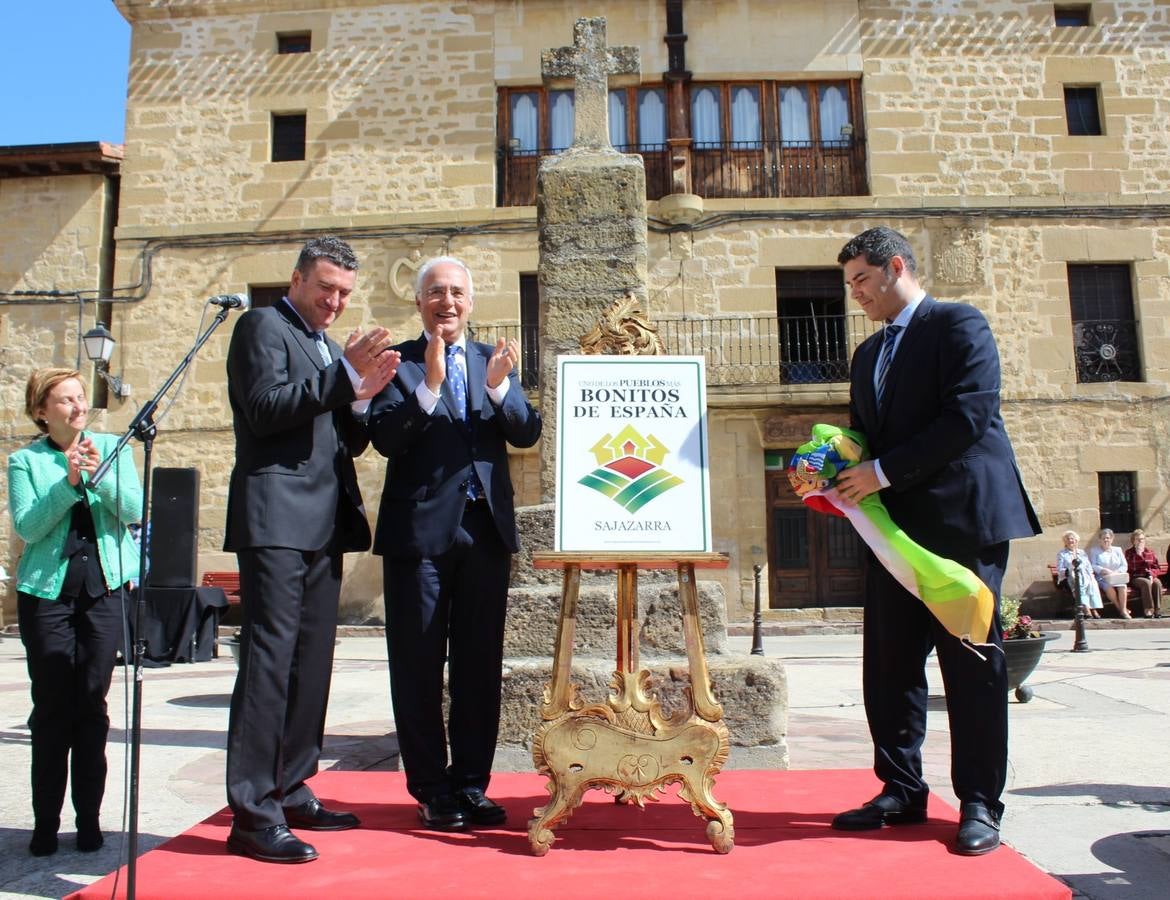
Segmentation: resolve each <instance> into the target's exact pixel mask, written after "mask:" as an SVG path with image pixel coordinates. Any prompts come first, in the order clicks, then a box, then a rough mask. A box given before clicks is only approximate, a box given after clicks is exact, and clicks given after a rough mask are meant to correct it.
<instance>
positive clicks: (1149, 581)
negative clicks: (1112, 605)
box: [1125, 528, 1162, 619]
mask: <svg viewBox="0 0 1170 900" xmlns="http://www.w3.org/2000/svg"><path fill="white" fill-rule="evenodd" d="M1129 542H1130V544H1131V545H1132V546H1131V547H1130V548H1129V549H1128V550H1126V551H1125V561H1126V563H1127V565H1128V566H1129V583H1130V584H1132V585H1133V588H1134V590H1135V591H1137V593H1138V595H1139V596H1140V597H1141V598H1142V609H1143V610H1144V611H1145V616H1146V618H1147V619H1155V618H1161V615H1162V609H1161V607H1162V581H1161V579H1159V578H1158V576H1159V575H1160V574H1161V572H1162V564H1161V563H1159V562H1158V557H1157V556H1155V555H1154V551H1153V550H1150V549H1149V548H1147V547H1146V533H1145V532H1144V531H1142V530H1141V529H1140V528H1135V529H1134V531H1133V533H1132V534H1130V536H1129Z"/></svg>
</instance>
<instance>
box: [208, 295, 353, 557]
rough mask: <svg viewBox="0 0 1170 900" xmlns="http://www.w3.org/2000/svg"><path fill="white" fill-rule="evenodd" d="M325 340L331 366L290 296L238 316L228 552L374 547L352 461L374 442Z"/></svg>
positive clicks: (231, 358)
mask: <svg viewBox="0 0 1170 900" xmlns="http://www.w3.org/2000/svg"><path fill="white" fill-rule="evenodd" d="M326 342H327V343H328V345H329V351H330V353H331V354H332V356H333V362H332V363H331V364H330V365H328V366H326V365H325V364H324V363H323V362H322V361H321V355H320V353H319V352H318V350H317V345H316V342H315V341H314V339H313V337H312V335H310V334H309V332H308V331H307V330H306V329H305V326H304V324H303V323H302V322H301V320H300V318H299V317H298V316H297V315H296V313H295V312H294V311H293V309H292V308H291V307H290V306H289V305H288V304H287V303H286V302H285V301H281V302H280V303H278V304H276V305H275V306H272V307H266V308H264V309H253V310H250V311H249V312H246V313H244V315H243V316H241V317H240V319H239V321H237V322H236V327H235V331H234V332H233V333H232V340H231V345H230V347H229V349H228V360H227V370H228V393H229V397H230V400H231V407H232V426H233V428H234V430H235V434H236V464H235V468H234V469H233V470H232V477H231V485H230V488H229V490H228V509H227V531H226V535H225V538H224V549H225V550H231V551H235V550H244V549H249V548H256V547H287V548H290V549H294V550H320V549H322V548H324V547H325V546H326V545H328V544H329V543H330V541H331V540H334V539H336V542H335V544H334V549H336V550H338V551H348V550H365V549H367V548H368V547H369V546H370V528H369V524H368V523H367V522H366V516H365V511H364V509H363V507H362V497H361V492H360V490H359V489H358V484H357V476H356V473H355V471H354V465H353V457H354V456H358V455H359V454H361V452H362V451H363V450H365V448H366V446H367V444H368V443H369V441H368V439H367V437H366V435H365V431H364V428H363V427H362V424H361V423H360V422H358V421H357V419H356V418H355V417H354V415H353V413H352V412H351V411H350V409H349V404H350V403H351V402H352V401H353V399H354V392H353V386H352V384H351V383H350V380H349V376H348V375H347V374H346V371H345V368H344V366H342V364H341V355H342V350H341V348H340V347H339V346H338V345H337V344H336V343H335V342H334V341H332V340H329V339H328V338H326Z"/></svg>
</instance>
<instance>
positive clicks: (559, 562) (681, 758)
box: [528, 552, 735, 856]
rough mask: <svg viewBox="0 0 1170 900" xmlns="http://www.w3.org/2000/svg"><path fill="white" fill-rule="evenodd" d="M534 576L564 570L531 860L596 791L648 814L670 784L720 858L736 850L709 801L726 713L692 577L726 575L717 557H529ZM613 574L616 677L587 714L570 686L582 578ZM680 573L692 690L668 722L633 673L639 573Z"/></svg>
mask: <svg viewBox="0 0 1170 900" xmlns="http://www.w3.org/2000/svg"><path fill="white" fill-rule="evenodd" d="M532 564H533V566H535V567H536V568H538V569H554V568H562V569H564V586H563V588H562V592H561V617H560V625H559V627H558V629H557V641H556V650H555V652H554V656H553V672H552V681H551V682H550V683H549V684H548V685H547V686H546V687H545V690H544V702H543V703H542V704H541V707H540V715H541V719H542V722H541V724H540V726H539V728H538V729H537V732H536V737H535V741H534V743H533V747H532V758H533V761H534V762H535V764H536V768H537V770H538V771H539V772H540V773H541V774H542V775H546V776H548V778H549V783H548V792H549V794H550V795H551V799H550V800H549V803H548V805H547V806H543V807H541V808H539V809H536V810H534V811H533V818H532V819H531V820H530V821H529V823H528V841H529V843H530V844H531V845H532V852H533V853H535V854H536V855H537V856H543V855H544V854H546V853H548V849H549V847H551V846H552V843H553V840H554V836H553V829H554V828H556V827H557V825H559V824H560V823H561V822H563V821H565V820H566V819H567V818H568V817H569V816H570V815H572V813H573V810H575V809H576V808H577V807H578V806H580V805H581V800H582V798H583V796H584V793H585V791H587V790H589V789H590V788H602V789H603V790H605V791H607V792H609V793H611V794H615V795H616V797H617V799H618V800H621V801H629V802H633V803H637V804H638V805H639V806H644V805H645V802H646V800H647V799H650V800H656V799H657V797H655V792H657V793H663V792H664V791H665V788H666V786H667V785H669V784H679V785H680V788H679V796H680V797H682V798H683V799H684V800H687V801H689V802H690V804H691V809H693V810H694V812H695V815H696V816H698V817H699V818H703V819H707V820H708V824H707V838H708V839H709V840H710V841H711V845H712V846H713V847H714V848H715V849H716V850H717V851H718V852H720V853H727V852H729V851H730V850H731V848H732V846H733V845H734V843H735V829H734V827H733V824H732V816H731V811H730V810H729V809H728V808H727V807H726V806H725V805H724V804H722V803H720V802H719V801H717V800H716V799H715V798H714V797H713V796H712V788H713V787H714V785H715V776H716V775H717V774H718V773H719V771H720V769H721V768H722V767H723V764H724V763H725V762H726V761H727V754H728V750H729V743H728V738H727V727H726V726H725V725H724V724H723V707H722V706H720V705H719V703H717V702H716V701H715V698H714V696H713V695H712V693H711V679H710V676H709V675H708V672H707V658H706V656H705V655H704V652H703V632H702V629H701V628H700V626H699V599H698V592H697V590H696V587H695V568H696V567H700V568H725V567H726V566H727V557H726V556H724V555H723V554H720V553H699V554H685V553H680V554H675V553H636V552H624V553H610V554H600V553H596V552H588V553H569V552H546V553H534V554H533V559H532ZM582 568H586V569H616V570H617V583H618V592H617V593H618V600H617V671H616V672H614V674H613V678H612V679H611V680H610V686H611V687H612V688H613V693H611V694H610V696H609V698H608V700H607V701H606V702H605V703H598V704H593V705H590V706H586V705H585V703H584V701H583V700H582V699H581V697H580V696H579V693H578V686H577V685H575V684H573V683H572V682H571V681H570V680H569V679H570V670H571V667H572V662H573V636H574V632H575V631H576V625H577V594H578V590H579V588H580V584H581V569H582ZM639 568H643V569H677V571H678V594H679V600H680V602H681V605H682V624H683V635H684V637H685V639H686V647H687V660H688V663H689V665H690V679H691V686H690V690H689V691H688V698H687V699H688V703H687V707H686V708H684V709H681V710H679V711H677V712H676V713H675V714H674V715H672V716H671V717H670V718H666V717H664V715H663V712H662V708H661V706H660V705H659V703H658V700H657V698H656V697H655V696H654V695H652V694H650V693H649V685H650V673H649V672H648V671H646V670H645V669H639V668H638V626H639V620H638V614H637V607H638V569H639Z"/></svg>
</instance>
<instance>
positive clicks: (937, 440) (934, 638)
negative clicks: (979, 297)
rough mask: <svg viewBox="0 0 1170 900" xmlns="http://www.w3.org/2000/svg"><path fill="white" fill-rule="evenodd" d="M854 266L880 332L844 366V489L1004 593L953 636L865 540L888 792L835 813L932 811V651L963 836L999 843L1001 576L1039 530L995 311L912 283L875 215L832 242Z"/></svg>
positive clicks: (872, 697) (912, 273) (870, 681)
mask: <svg viewBox="0 0 1170 900" xmlns="http://www.w3.org/2000/svg"><path fill="white" fill-rule="evenodd" d="M837 261H838V262H839V263H841V265H843V266H844V268H845V281H846V282H847V283H848V285H849V288H850V290H851V292H852V294H853V298H854V299H855V300H856V301H857V302H858V303H859V304H860V306H861V308H862V309H863V310H864V311H865V314H866V316H867V317H868V318H869V319H870V320H871V321H874V322H883V323H884V326H883V329H882V331H881V332H879V333H878V334H875V335H873V336H872V337H870V338H869V339H868V340H866V341H865V342H864V343H863V344H862V345H861V346H860V347H858V348H857V351H856V353H854V355H853V362H852V365H851V367H850V381H851V385H850V401H849V420H850V427H852V428H854V429H856V430H858V431H861V432H863V433H864V434H865V436H866V437H867V438H868V441H869V450H870V455H871V459H870V460H869V461H867V462H863V463H861V464H859V465H857V466H855V467H853V468H850V469H846V470H845V472H844V473H842V474H841V475H840V476H839V477H838V479H837V485H836V486H837V490H838V492H839V493H840V495H841V497H842V499H843V500H844V501H845V502H847V503H856V502H857V501H859V500H860V499H861V498H863V497H865V496H867V495H869V494H872V493H873V492H875V491H881V499H882V502H883V503H884V504H885V506H886V509H887V510H889V513H890V517H891V518H892V519H893V520H894V522H895V523H896V524H897V525H898V526H899V527H901V528H902V530H904V531H905V532H906V533H907V534H908V535H909V536H910V537H911V538H913V539H914V540H915V541H917V542H918V543H919V544H921V545H922V546H923V547H925V548H927V549H928V550H931V551H933V552H934V553H937V554H938V555H939V556H943V557H947V558H949V559H952V560H955V561H956V562H958V563H961V564H962V565H964V566H966V567H967V568H969V569H970V570H971V571H973V572H974V573H975V574H977V575H978V576H979V577H980V578H981V579H982V580H983V583H984V584H985V585H987V587H988V588H989V589H990V590H991V592H992V594H993V595H994V596H995V603H996V610H995V612H996V615H995V616H994V618H993V621H992V626H991V633H990V634H988V635H972V636H971V638H972V639H973V640H974V641H975V642H982V641H984V640H986V641H987V642H988V644H989V645H991V646H984V647H980V648H978V650H979V652H976V650H975V648H973V647H972V646H970V645H965V644H964V643H963V642H962V641H960V640H958V639H957V638H955V637H954V636H952V635H951V634H949V633H948V632H947V631H946V629H944V628H943V627H942V626H941V625H940V624H939V622H938V621H937V620H936V619H935V618H934V617H933V616H932V615H931V614H930V612H929V611H928V610H927V608H926V606H925V605H924V604H923V603H921V602H920V601H919V600H918V599H917V598H916V597H914V596H913V595H912V594H910V593H909V592H908V591H907V590H905V588H903V587H902V586H901V585H900V584H899V583H898V582H897V581H896V580H895V579H894V577H893V576H892V575H891V574H890V573H889V572H888V571H886V569H885V568H884V567H883V566H882V565H881V564H880V563H878V562H877V560H876V559H875V558H874V556H873V555H872V554H870V555H869V557H868V566H867V570H866V582H865V625H864V639H863V640H864V650H863V654H864V656H863V664H862V673H863V675H862V678H863V685H864V696H865V712H866V717H867V719H868V720H869V730H870V734H871V736H872V737H873V742H874V771H875V773H876V774H877V776H878V778H879V779H880V780H881V782H882V791H881V793H880V794H879V795H878V796H876V797H874V798H873V799H872V800H871V801H869V802H868V803H866V804H865V805H864V806H862V807H860V808H859V809H853V810H849V811H848V812H844V813H841V814H840V815H838V816H837V817H836V818H835V819H834V820H833V827H834V828H837V829H841V830H845V831H856V830H863V829H869V828H880V827H882V826H883V825H899V824H911V823H915V822H923V821H925V820H926V799H927V794H928V792H929V789H928V787H927V785H926V782H925V781H924V780H923V778H922V742H923V739H924V737H925V735H926V701H927V686H926V671H925V668H926V657H927V654H929V653H930V650H931V648H932V647H933V648H935V649H936V650H937V653H938V660H939V666H940V668H941V669H942V675H943V681H944V683H945V685H946V694H947V714H948V717H949V721H950V731H951V778H952V781H953V786H954V789H955V793H956V795H957V796H958V798H959V801H960V804H961V809H960V825H959V832H958V838H957V843H956V850H957V851H958V852H959V853H963V854H967V855H979V854H982V853H987V852H989V851H991V850H994V849H995V848H996V847H998V846H999V821H1000V816H1001V815H1002V813H1003V804H1002V803H1001V802H1000V794H1001V793H1002V792H1003V788H1004V784H1005V782H1006V777H1007V677H1006V673H1005V667H1004V655H1003V635H1002V633H1001V631H1000V625H999V591H1000V585H1001V583H1002V582H1003V575H1004V570H1005V568H1006V566H1007V558H1008V541H1009V540H1010V539H1011V538H1017V537H1026V536H1031V535H1033V534H1038V533H1039V532H1040V526H1039V523H1038V521H1037V519H1036V514H1035V512H1034V511H1033V510H1032V504H1031V503H1030V502H1029V500H1028V496H1027V494H1026V493H1025V492H1024V487H1023V483H1022V480H1021V478H1020V473H1019V469H1018V467H1017V466H1016V458H1015V454H1014V453H1013V451H1012V447H1011V443H1010V442H1009V441H1008V436H1007V432H1006V431H1005V429H1004V424H1003V419H1002V418H1001V417H1000V411H999V388H1000V370H999V353H998V351H997V350H996V346H995V339H994V338H993V337H992V335H991V329H990V328H989V327H988V325H987V320H986V319H985V318H984V317H983V314H982V313H980V312H979V310H977V309H975V308H974V307H972V306H968V305H965V304H961V303H939V302H938V301H936V300H934V299H933V298H932V297H929V296H927V294H926V292H925V291H924V290H923V289H922V288H921V287H920V286H919V284H918V276H917V266H916V263H915V260H914V254H913V252H912V251H911V249H910V244H909V242H907V240H906V238H905V237H903V236H902V235H901V234H899V233H898V232H896V231H894V230H893V229H890V228H885V227H879V228H871V229H869V230H868V231H865V232H863V233H862V234H860V235H858V236H857V237H855V238H854V239H853V240H851V241H850V242H849V243H847V244H846V245H845V248H844V249H843V250H842V251H841V253H840V255H839V256H838V257H837Z"/></svg>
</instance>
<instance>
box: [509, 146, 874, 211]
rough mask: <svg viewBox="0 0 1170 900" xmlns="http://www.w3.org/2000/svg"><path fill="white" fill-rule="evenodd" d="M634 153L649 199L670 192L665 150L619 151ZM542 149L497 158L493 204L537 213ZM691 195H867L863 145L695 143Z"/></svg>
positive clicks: (544, 151)
mask: <svg viewBox="0 0 1170 900" xmlns="http://www.w3.org/2000/svg"><path fill="white" fill-rule="evenodd" d="M617 149H618V150H620V151H621V152H623V153H637V154H639V155H640V156H641V157H642V161H643V162H644V163H645V166H646V199H647V200H660V199H661V198H663V197H665V196H666V195H667V194H669V193H671V184H670V181H671V175H670V155H669V153H668V148H667V145H666V144H640V145H629V146H622V147H618V148H617ZM559 152H560V150H551V149H547V148H543V149H537V150H516V149H512V148H509V147H506V146H505V147H501V148H500V149H499V150H498V152H497V169H498V171H497V190H498V196H497V205H499V206H534V205H535V204H536V172H537V169H538V168H539V166H540V159H541V157H544V156H549V155H552V154H555V153H559ZM690 180H691V185H690V190H691V192H692V193H694V194H698V195H699V196H700V197H703V198H705V199H717V198H720V197H848V196H863V195H865V194H867V193H868V192H869V186H868V180H867V178H866V173H865V142H864V140H862V139H859V138H850V139H849V140H841V141H723V142H706V141H704V142H695V143H694V144H692V145H691V149H690Z"/></svg>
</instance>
